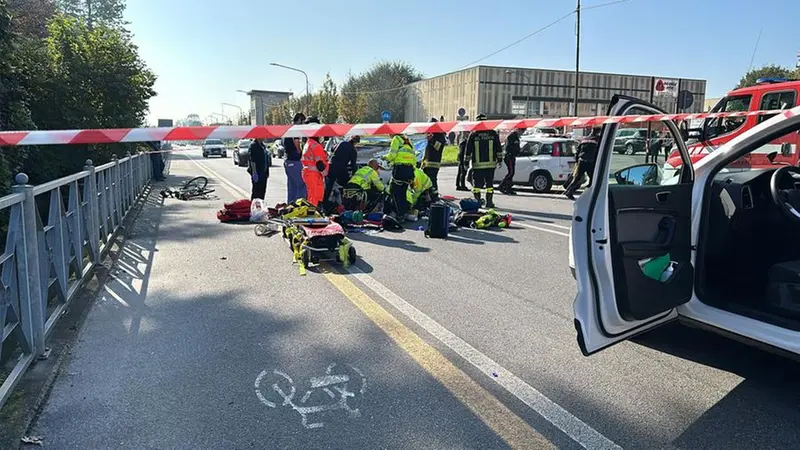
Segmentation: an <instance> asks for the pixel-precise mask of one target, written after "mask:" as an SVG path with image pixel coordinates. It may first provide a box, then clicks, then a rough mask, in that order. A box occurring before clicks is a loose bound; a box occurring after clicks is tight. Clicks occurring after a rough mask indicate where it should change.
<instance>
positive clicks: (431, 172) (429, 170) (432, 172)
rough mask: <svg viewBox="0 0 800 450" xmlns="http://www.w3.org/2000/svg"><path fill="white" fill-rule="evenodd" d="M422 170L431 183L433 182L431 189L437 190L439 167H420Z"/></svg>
mask: <svg viewBox="0 0 800 450" xmlns="http://www.w3.org/2000/svg"><path fill="white" fill-rule="evenodd" d="M422 171H423V172H425V175H427V176H428V178H430V179H431V183H433V189H434V190H435V191H438V190H439V180H438V177H439V168H438V167H435V168H434V167H426V168H424V169H422Z"/></svg>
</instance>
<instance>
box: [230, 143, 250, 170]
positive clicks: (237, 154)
mask: <svg viewBox="0 0 800 450" xmlns="http://www.w3.org/2000/svg"><path fill="white" fill-rule="evenodd" d="M251 142H253V141H251V140H250V139H241V140H239V142H237V143H236V147H235V148H234V149H233V164H234V165H237V166H239V167H246V166H247V164H248V163H249V162H250V143H251Z"/></svg>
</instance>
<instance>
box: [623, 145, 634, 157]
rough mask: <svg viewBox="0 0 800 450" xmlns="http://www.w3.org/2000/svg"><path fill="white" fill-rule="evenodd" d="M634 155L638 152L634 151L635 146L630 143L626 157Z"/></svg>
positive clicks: (626, 148) (626, 147) (627, 146)
mask: <svg viewBox="0 0 800 450" xmlns="http://www.w3.org/2000/svg"><path fill="white" fill-rule="evenodd" d="M634 153H636V151H635V150H634V148H633V144H631V143H628V144H627V145H626V146H625V154H626V155H632V154H634Z"/></svg>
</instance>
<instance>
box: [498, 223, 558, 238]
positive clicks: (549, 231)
mask: <svg viewBox="0 0 800 450" xmlns="http://www.w3.org/2000/svg"><path fill="white" fill-rule="evenodd" d="M512 224H513V222H512ZM516 225H519V226H521V227H525V228H531V229H533V230H539V231H546V232H548V233H553V234H557V235H559V236H564V237H569V233H563V232H561V231H556V230H551V229H549V228H542V227H537V226H534V225H528V224H527V223H519V222H517V223H516ZM567 229H569V228H567Z"/></svg>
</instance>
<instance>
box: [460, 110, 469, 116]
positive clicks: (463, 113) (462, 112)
mask: <svg viewBox="0 0 800 450" xmlns="http://www.w3.org/2000/svg"><path fill="white" fill-rule="evenodd" d="M458 115H459V116H466V115H467V110H466V109H464V108H458Z"/></svg>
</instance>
